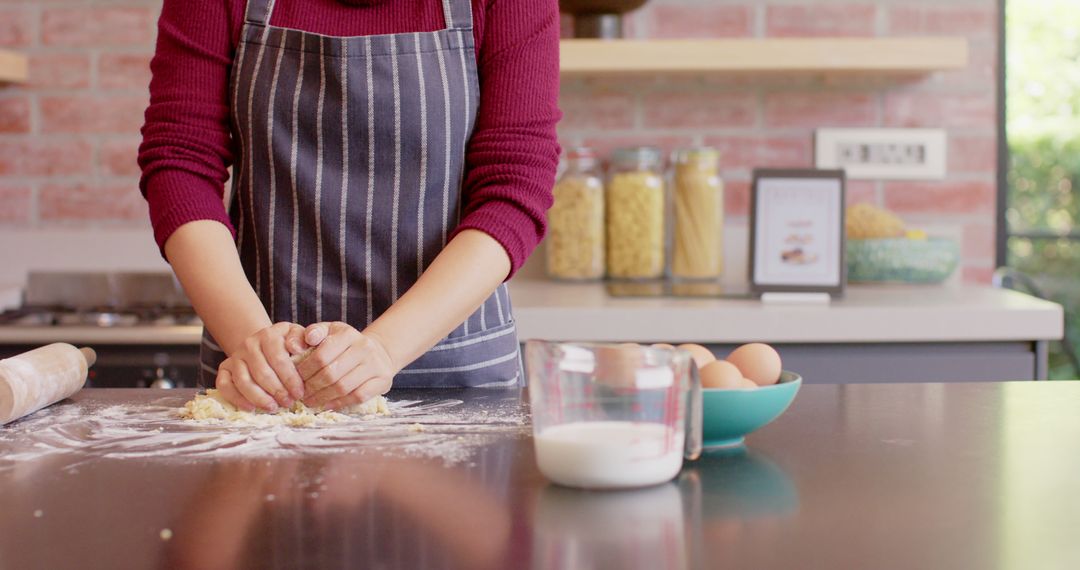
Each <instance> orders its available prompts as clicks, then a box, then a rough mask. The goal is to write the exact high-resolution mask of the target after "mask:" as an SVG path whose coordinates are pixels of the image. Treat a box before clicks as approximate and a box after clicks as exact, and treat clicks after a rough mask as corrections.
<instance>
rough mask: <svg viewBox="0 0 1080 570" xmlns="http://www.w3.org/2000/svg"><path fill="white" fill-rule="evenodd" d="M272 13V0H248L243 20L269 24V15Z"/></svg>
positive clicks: (261, 24)
mask: <svg viewBox="0 0 1080 570" xmlns="http://www.w3.org/2000/svg"><path fill="white" fill-rule="evenodd" d="M273 13H274V0H248V4H247V13H246V14H245V15H244V21H245V22H247V23H249V24H256V25H260V26H269V25H270V15H271V14H273Z"/></svg>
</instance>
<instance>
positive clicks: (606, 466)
mask: <svg viewBox="0 0 1080 570" xmlns="http://www.w3.org/2000/svg"><path fill="white" fill-rule="evenodd" d="M536 458H537V463H538V464H539V467H540V471H541V472H542V473H543V474H544V475H545V476H546V477H547V478H549V479H551V480H552V481H555V482H556V483H559V484H562V485H568V486H572V487H585V488H618V487H643V486H646V485H656V484H658V483H663V482H665V481H670V480H671V479H672V478H673V477H675V475H676V474H678V472H679V469H681V468H682V461H683V433H682V431H681V430H676V429H674V428H671V427H668V426H666V425H663V424H658V423H648V422H621V421H616V422H574V423H568V424H560V425H555V426H551V427H549V428H546V429H544V431H542V432H541V433H540V434H539V435H537V436H536Z"/></svg>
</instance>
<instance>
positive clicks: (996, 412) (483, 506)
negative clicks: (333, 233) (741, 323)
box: [0, 382, 1080, 569]
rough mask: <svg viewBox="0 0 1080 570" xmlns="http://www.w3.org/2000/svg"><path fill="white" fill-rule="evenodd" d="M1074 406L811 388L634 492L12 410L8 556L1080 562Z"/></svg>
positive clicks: (1048, 399) (527, 447)
mask: <svg viewBox="0 0 1080 570" xmlns="http://www.w3.org/2000/svg"><path fill="white" fill-rule="evenodd" d="M416 395H417V394H416V393H413V394H412V396H416ZM188 396H190V392H182V393H169V392H160V391H152V390H141V391H138V390H116V391H107V390H86V391H84V392H82V393H81V394H79V395H77V396H76V398H75V399H74V401H73V402H71V403H67V404H62V405H64V406H83V407H85V408H86V409H97V408H100V407H101V406H102V405H104V404H127V405H128V407H130V408H133V409H138V408H139V407H140V406H148V405H150V402H152V401H154V400H157V399H160V398H162V397H167V398H170V399H171V400H172V401H174V402H176V403H178V402H180V401H183V399H184V398H186V397H188ZM391 397H392V398H402V397H410V394H409V393H405V392H401V393H392V394H391ZM421 397H426V398H433V397H439V398H441V397H457V398H461V399H463V400H465V404H464V405H465V406H466V407H468V406H478V405H482V404H483V405H489V406H490V405H491V404H492V402H493V401H494V402H495V403H496V404H497V405H498V406H503V407H506V406H511V407H513V406H518V405H521V404H522V400H521V396H520V394H519V393H518V392H517V391H511V392H488V391H481V390H475V391H472V392H460V391H445V392H442V391H437V392H427V393H424V394H423V395H421ZM485 402H486V404H485ZM1078 409H1080V383H1071V382H1070V383H1066V382H1027V383H1002V384H885V385H847V386H824V385H811V386H805V387H803V390H802V392H801V393H800V394H799V396H798V397H797V398H796V400H795V403H794V404H793V406H792V407H791V408H790V409H789V410H788V412H787V413H786V414H785V415H783V416H782V417H781V418H779V419H778V420H777V421H776V422H775V423H773V424H771V425H769V426H767V427H765V428H763V429H762V430H760V431H759V432H758V433H755V434H753V435H751V436H750V437H749V438H748V448H746V449H743V450H736V451H726V452H713V453H709V454H707V455H705V456H704V457H703V458H702V459H701V460H699V461H697V462H693V463H688V464H687V465H686V466H685V467H684V469H683V472H682V474H681V475H680V476H679V478H678V479H677V480H676V481H674V482H672V483H668V484H666V485H663V486H660V487H654V488H652V489H646V490H641V491H634V492H621V493H611V492H584V491H575V490H570V489H563V488H558V487H554V486H551V485H549V484H548V483H547V482H546V481H545V480H544V478H543V477H542V476H541V475H540V474H539V473H538V471H537V470H536V466H535V463H534V459H533V450H532V440H531V439H530V438H529V437H527V436H523V435H520V434H519V435H515V436H506V437H499V438H495V439H494V440H493V441H491V442H490V443H488V444H486V445H484V446H481V447H479V448H477V449H476V451H475V453H474V455H473V456H471V457H470V458H469V459H468V460H467V461H465V462H462V463H459V464H456V465H454V466H445V465H443V464H442V463H441V462H439V461H435V460H431V459H424V458H422V457H413V458H410V457H404V458H403V457H398V456H395V455H394V454H393V453H389V452H380V451H378V450H371V449H364V450H352V451H355V453H353V452H342V453H335V454H302V455H292V456H281V457H260V458H254V457H250V456H244V457H230V454H229V452H228V451H223V452H221V453H220V454H219V455H218V456H216V457H213V458H210V459H205V458H204V459H200V460H196V459H185V458H184V457H182V456H180V455H179V453H178V454H177V456H175V457H171V458H157V459H154V458H127V459H107V458H101V457H100V456H101V455H102V454H104V453H107V452H108V450H109V447H108V446H107V445H105V444H104V443H103V440H102V437H103V436H101V434H95V433H87V434H84V435H85V439H86V440H87V441H94V440H95V439H96V440H97V443H96V444H95V445H96V446H97V447H96V449H90V448H84V449H83V450H82V451H75V450H73V451H71V452H69V453H66V454H59V455H52V456H48V457H42V458H37V459H27V458H26V457H25V456H24V457H22V458H19V457H18V456H14V455H12V454H14V453H16V452H20V451H27V446H28V445H29V443H30V438H29V436H24V437H21V438H15V439H14V440H12V438H11V434H13V433H16V432H18V430H19V425H20V424H19V423H16V424H14V425H11V426H8V427H6V428H0V477H3V480H4V483H3V484H2V485H0V505H2V508H0V567H2V568H74V567H87V566H92V567H100V568H155V567H160V568H166V567H168V568H215V567H220V568H233V567H253V568H277V567H280V568H294V567H298V566H310V567H319V568H336V567H350V568H355V567H378V568H545V569H547V568H574V567H580V568H649V569H655V568H703V567H709V568H755V569H767V568H784V569H788V568H905V569H910V568H949V569H965V568H972V569H985V568H999V569H1011V568H1016V569H1027V568H1062V569H1064V568H1077V567H1080V548H1077V546H1076V536H1077V530H1078V529H1080V478H1078V477H1077V473H1080V414H1078V413H1077V410H1078ZM60 411H61V412H62V411H63V409H62V408H61V410H60ZM50 413H54V414H57V415H56V417H57V418H62V417H67V416H65V415H64V414H63V413H59V412H50ZM57 429H64V428H62V427H60V426H57ZM70 429H76V428H74V427H72V428H70ZM88 445H89V444H88ZM159 451H160V450H159ZM271 495H272V497H271ZM35 512H36V514H37V515H39V516H35ZM163 529H169V531H171V536H169V537H168V538H169V539H168V540H165V539H163V538H162V536H163V535H162V534H161V533H162V530H163Z"/></svg>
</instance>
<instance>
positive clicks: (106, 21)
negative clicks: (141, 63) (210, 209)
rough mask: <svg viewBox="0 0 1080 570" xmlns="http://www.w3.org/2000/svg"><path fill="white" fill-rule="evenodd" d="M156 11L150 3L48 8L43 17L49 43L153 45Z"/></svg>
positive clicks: (44, 35)
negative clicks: (148, 4)
mask: <svg viewBox="0 0 1080 570" xmlns="http://www.w3.org/2000/svg"><path fill="white" fill-rule="evenodd" d="M154 16H155V11H154V10H153V9H152V8H150V7H149V6H145V7H137V6H127V7H124V6H115V7H110V6H93V7H87V8H47V9H46V10H45V11H44V12H43V13H42V16H41V39H42V42H44V43H45V44H46V45H65V46H102V45H139V44H142V45H151V44H153V42H154V35H155V34H154Z"/></svg>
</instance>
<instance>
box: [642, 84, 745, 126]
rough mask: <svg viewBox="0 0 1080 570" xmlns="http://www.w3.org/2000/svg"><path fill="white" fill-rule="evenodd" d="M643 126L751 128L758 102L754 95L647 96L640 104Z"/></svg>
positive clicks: (663, 94) (676, 93) (674, 93)
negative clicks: (642, 108)
mask: <svg viewBox="0 0 1080 570" xmlns="http://www.w3.org/2000/svg"><path fill="white" fill-rule="evenodd" d="M642 106H643V107H644V109H645V126H646V127H654V128H674V129H680V128H684V129H696V128H710V127H713V128H715V127H722V128H723V127H753V126H754V124H755V123H756V122H757V102H756V101H755V99H754V96H753V95H741V94H737V95H730V94H718V93H708V92H703V93H692V92H691V93H688V92H677V91H675V92H661V93H650V94H648V95H646V96H645V98H644V100H643V101H642Z"/></svg>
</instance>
